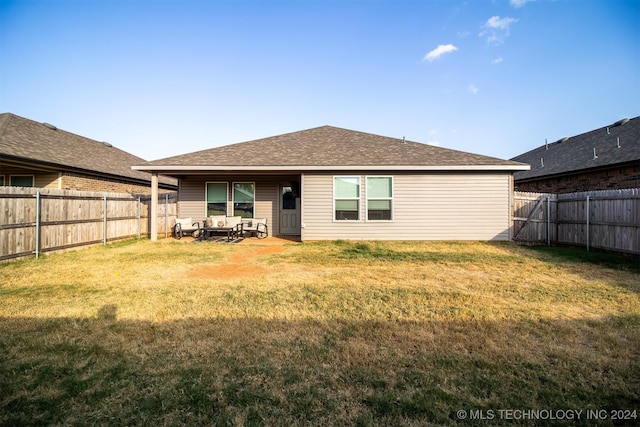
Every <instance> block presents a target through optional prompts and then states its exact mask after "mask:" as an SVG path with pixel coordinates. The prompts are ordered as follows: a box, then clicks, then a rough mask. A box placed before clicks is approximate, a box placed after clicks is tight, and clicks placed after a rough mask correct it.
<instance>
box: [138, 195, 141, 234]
mask: <svg viewBox="0 0 640 427" xmlns="http://www.w3.org/2000/svg"><path fill="white" fill-rule="evenodd" d="M141 217H142V200H141V199H140V195H138V240H140V234H141V233H142V219H141Z"/></svg>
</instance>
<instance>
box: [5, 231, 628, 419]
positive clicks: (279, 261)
mask: <svg viewBox="0 0 640 427" xmlns="http://www.w3.org/2000/svg"><path fill="white" fill-rule="evenodd" d="M614 410H622V411H627V412H612V411H614ZM577 411H582V412H580V413H579V412H577ZM587 411H591V412H587ZM639 411H640V267H639V266H638V259H637V258H627V257H621V256H616V255H610V254H598V253H586V252H583V251H580V250H572V249H559V248H526V247H519V246H515V245H512V244H508V243H476V242H465V243H457V242H387V243H376V242H373V243H355V242H343V241H338V242H324V243H305V244H302V243H300V244H290V245H285V246H263V245H258V244H242V245H228V244H218V243H185V242H168V241H164V242H159V243H152V242H149V241H139V242H138V241H127V242H123V243H117V244H113V245H109V246H106V247H101V246H100V247H93V248H90V249H86V250H80V251H74V252H67V253H64V254H56V255H50V256H47V257H44V258H41V259H40V260H34V259H29V260H25V261H17V262H9V263H1V264H0V425H7V426H20V425H78V426H85V425H109V426H111V425H153V426H165V425H167V426H174V425H219V426H226V425H230V426H231V425H254V426H259V425H266V426H271V425H275V426H302V425H318V426H325V425H351V426H382V425H385V426H386V425H406V426H423V425H467V426H475V425H489V426H499V425H584V426H594V425H605V426H606V425H638V424H640V420H638V418H640V412H639ZM614 416H619V417H622V418H626V420H624V419H623V420H613V419H612V417H614ZM569 417H572V419H571V418H569ZM587 417H589V418H587ZM480 418H483V419H480ZM540 418H543V419H540ZM557 418H569V419H557ZM595 418H600V419H595Z"/></svg>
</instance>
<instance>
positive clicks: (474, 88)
mask: <svg viewBox="0 0 640 427" xmlns="http://www.w3.org/2000/svg"><path fill="white" fill-rule="evenodd" d="M469 92H471V93H472V94H474V95H476V94H477V93H478V92H480V88H479V87H478V86H476V85H475V84H473V83H471V84H470V85H469Z"/></svg>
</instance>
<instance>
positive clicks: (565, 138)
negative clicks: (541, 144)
mask: <svg viewBox="0 0 640 427" xmlns="http://www.w3.org/2000/svg"><path fill="white" fill-rule="evenodd" d="M568 140H569V137H567V136H565V137H564V138H560V139H559V140H557V141H556V142H557V143H558V144H560V143H561V142H567V141H568Z"/></svg>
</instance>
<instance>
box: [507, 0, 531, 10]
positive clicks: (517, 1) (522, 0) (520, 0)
mask: <svg viewBox="0 0 640 427" xmlns="http://www.w3.org/2000/svg"><path fill="white" fill-rule="evenodd" d="M532 1H534V0H510V1H509V3H510V4H511V6H513V7H515V8H518V7H522V6H524V5H525V4H527V3H529V2H532Z"/></svg>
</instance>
